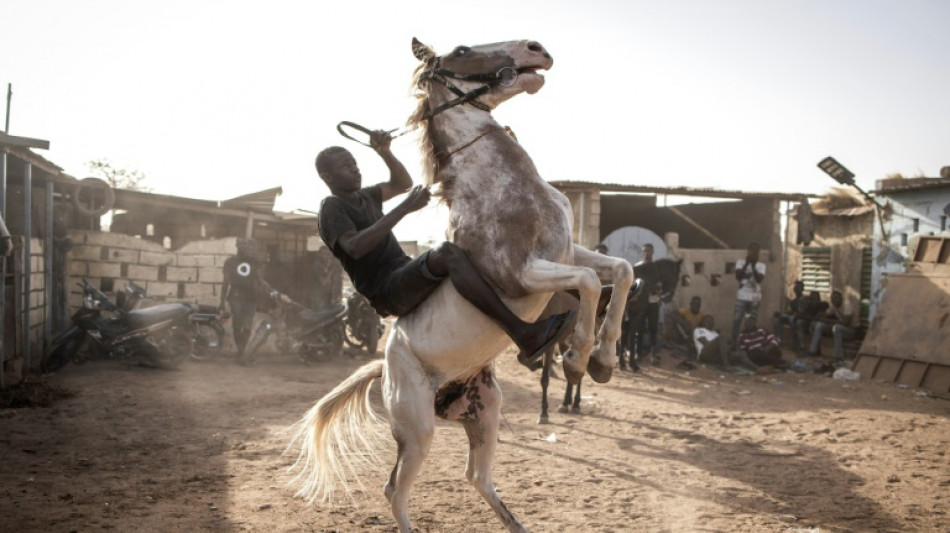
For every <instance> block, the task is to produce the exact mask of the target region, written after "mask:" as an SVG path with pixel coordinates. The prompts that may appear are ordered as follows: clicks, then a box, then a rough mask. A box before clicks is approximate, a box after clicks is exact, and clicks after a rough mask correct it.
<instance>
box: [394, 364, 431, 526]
mask: <svg viewBox="0 0 950 533" xmlns="http://www.w3.org/2000/svg"><path fill="white" fill-rule="evenodd" d="M400 354H402V355H404V356H400ZM386 358H387V362H388V363H389V364H387V365H386V374H385V375H384V376H383V378H384V379H383V402H384V403H385V404H386V408H387V409H388V410H389V416H390V423H391V425H392V433H393V438H395V439H396V446H397V456H396V465H395V466H393V470H392V473H391V474H390V476H389V482H388V483H387V484H386V488H385V491H384V492H385V494H386V499H388V500H389V505H390V508H391V509H392V514H393V518H395V519H396V524H397V525H398V526H399V531H400V532H402V533H409V532H411V531H412V527H411V525H410V522H409V494H410V492H411V491H412V484H413V482H414V481H415V479H416V476H417V475H418V474H419V470H420V469H421V468H422V463H423V461H425V458H426V456H427V455H428V454H429V447H430V446H431V445H432V437H433V435H434V433H435V413H434V411H433V409H432V406H433V402H434V401H435V394H434V393H433V392H432V390H431V389H430V388H429V387H425V386H420V385H419V384H420V383H425V381H426V377H425V373H424V372H423V370H422V367H421V366H420V365H419V362H418V361H417V360H416V359H415V358H414V357H412V356H411V355H409V354H403V352H402V351H401V350H399V349H398V348H396V349H394V348H393V347H388V348H387V353H386Z"/></svg>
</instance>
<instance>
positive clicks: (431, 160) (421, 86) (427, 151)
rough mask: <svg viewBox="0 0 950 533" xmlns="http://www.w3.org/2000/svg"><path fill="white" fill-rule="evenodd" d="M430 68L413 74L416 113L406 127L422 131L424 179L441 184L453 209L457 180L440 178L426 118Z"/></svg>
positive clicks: (442, 193) (426, 65)
mask: <svg viewBox="0 0 950 533" xmlns="http://www.w3.org/2000/svg"><path fill="white" fill-rule="evenodd" d="M430 66H431V65H430V64H429V63H427V62H423V63H420V64H419V66H418V67H416V70H415V72H413V75H412V87H411V89H410V91H411V92H412V95H413V96H415V97H416V100H417V103H416V109H415V111H413V112H412V114H411V115H409V119H408V120H407V121H406V126H408V127H409V128H411V129H416V128H421V129H422V135H421V136H420V137H419V149H420V151H421V152H422V161H421V162H422V178H423V180H424V181H425V183H426V185H435V184H436V183H441V185H442V186H441V190H440V192H439V195H440V196H441V197H442V201H443V202H445V204H446V205H448V206H449V207H451V206H452V197H453V190H454V188H453V184H454V181H455V180H453V179H452V178H448V177H446V176H439V167H440V166H441V161H440V159H439V157H438V156H437V154H436V152H435V144H434V143H433V142H432V133H431V132H430V131H429V125H430V122H429V120H428V119H426V118H425V114H426V111H427V110H428V109H429V86H430V83H431V82H430V81H429V80H428V79H426V78H424V77H423V73H424V72H425V71H426V70H427V69H428V68H429V67H430Z"/></svg>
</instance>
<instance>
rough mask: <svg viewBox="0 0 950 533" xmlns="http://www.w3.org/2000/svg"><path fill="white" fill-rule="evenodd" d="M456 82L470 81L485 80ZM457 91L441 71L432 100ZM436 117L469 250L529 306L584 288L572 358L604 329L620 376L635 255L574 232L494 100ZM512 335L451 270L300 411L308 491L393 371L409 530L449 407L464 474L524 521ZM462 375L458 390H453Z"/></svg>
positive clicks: (545, 58) (502, 52)
mask: <svg viewBox="0 0 950 533" xmlns="http://www.w3.org/2000/svg"><path fill="white" fill-rule="evenodd" d="M415 51H416V53H417V57H420V59H423V60H426V61H429V62H430V64H433V63H434V61H435V57H434V54H433V55H429V54H431V51H429V50H427V49H424V48H418V47H417V48H416V49H415ZM440 61H441V66H442V67H444V68H447V69H450V70H452V69H454V71H456V72H460V73H467V74H472V73H477V72H495V71H497V69H498V68H500V67H502V66H511V67H513V68H518V69H523V68H531V69H546V68H549V67H550V66H551V64H552V60H551V58H550V56H549V55H548V54H547V52H546V51H545V50H544V49H543V48H541V47H540V45H538V44H537V43H533V42H530V41H513V42H507V43H498V44H493V45H483V46H477V47H472V48H471V49H470V50H469V51H468V52H466V53H465V54H462V56H461V57H459V56H458V54H456V53H452V54H448V55H446V56H443V57H442V58H441V60H440ZM466 69H467V70H466ZM543 82H544V80H543V78H542V77H541V76H540V75H537V74H535V73H533V72H531V71H527V72H522V74H521V75H520V76H519V77H518V80H517V81H516V83H515V84H514V85H513V86H511V87H500V86H499V87H495V88H493V89H492V90H491V91H490V92H489V93H488V94H486V95H484V96H482V97H480V101H481V102H483V103H485V104H487V105H488V106H489V107H490V108H492V109H494V107H495V106H497V105H498V104H500V103H501V102H504V101H505V100H507V99H509V98H511V97H513V96H515V95H517V94H520V93H522V92H528V93H532V94H533V93H534V92H537V91H538V90H539V89H540V88H541V85H543ZM453 83H454V84H455V85H457V86H458V87H459V88H461V89H462V90H463V91H469V90H471V89H474V88H475V87H477V86H479V85H481V83H478V82H467V81H454V80H453ZM454 97H455V95H453V94H452V93H451V92H449V90H448V89H446V88H445V87H443V86H441V85H439V84H436V83H433V82H429V95H428V102H427V104H428V106H429V108H430V109H431V108H434V107H435V106H438V105H439V104H441V103H442V102H444V101H447V100H450V99H452V98H454ZM428 128H429V132H428V133H429V135H430V138H431V139H432V142H433V147H434V148H435V151H436V153H441V154H443V156H444V154H451V155H450V156H449V157H448V158H447V159H446V158H445V157H443V161H442V162H441V163H442V164H441V165H440V167H439V169H438V171H437V172H435V173H434V174H435V175H434V177H435V180H436V181H443V180H451V183H452V186H451V189H450V191H449V192H450V194H451V195H452V197H451V220H450V225H451V227H450V237H451V238H450V240H453V241H454V242H455V243H456V244H458V245H459V246H461V247H462V248H463V249H464V250H465V251H466V252H467V253H468V255H469V257H470V258H471V259H472V261H473V262H474V263H475V264H476V266H477V267H478V268H479V270H480V272H482V274H483V275H484V276H485V277H486V278H487V279H488V280H489V281H490V282H491V283H492V284H493V285H495V286H496V287H498V288H499V292H500V293H501V294H502V297H503V300H504V301H505V303H506V304H507V305H508V306H509V307H510V308H511V309H512V310H513V311H514V312H515V313H517V314H518V315H519V316H521V317H522V318H524V319H525V320H534V319H535V318H536V317H537V316H538V315H539V314H540V313H541V311H542V310H543V308H544V306H545V304H546V303H547V301H548V299H549V298H550V296H551V294H552V293H553V292H555V291H559V290H564V289H569V288H575V289H578V291H579V293H580V295H581V305H580V311H579V314H578V321H577V325H576V328H575V331H574V336H573V338H572V341H571V343H572V346H573V350H572V351H571V354H570V356H568V357H566V358H565V369H566V370H567V369H570V370H571V371H572V372H580V373H582V372H584V370H585V369H587V368H588V359H589V358H590V357H591V351H592V348H593V347H594V344H595V342H597V343H598V347H597V349H594V351H593V352H594V353H593V358H594V361H595V362H596V365H594V363H592V366H591V369H592V375H594V374H593V369H594V368H595V366H596V368H597V369H598V370H597V375H595V379H597V380H598V381H607V380H609V378H610V372H611V371H612V369H613V364H614V357H615V346H616V341H617V339H618V338H619V337H620V322H621V317H622V314H623V310H624V309H623V308H624V304H625V298H624V296H625V295H626V294H627V292H628V290H629V288H630V285H631V284H632V281H633V273H632V268H631V266H630V264H629V263H627V262H626V261H623V260H620V259H616V258H612V257H608V256H604V255H601V254H597V253H594V252H591V251H588V250H586V249H584V248H582V247H580V246H577V245H574V244H572V243H571V231H572V228H571V226H572V221H573V215H572V212H571V207H570V204H569V202H568V200H567V198H566V197H565V196H564V195H563V194H561V193H560V192H559V191H557V190H556V189H554V188H553V187H551V186H550V185H548V184H547V183H546V182H544V181H543V180H542V179H541V177H540V176H539V175H538V172H537V170H536V169H535V167H534V164H533V162H532V161H531V158H530V157H529V156H528V155H527V153H526V152H525V151H524V150H523V148H522V147H521V146H520V145H518V144H517V142H516V141H515V140H514V139H511V138H510V137H509V136H508V135H506V134H504V133H503V131H504V130H502V129H501V125H500V124H498V123H497V122H496V121H495V120H494V118H493V117H492V116H491V114H490V113H489V112H485V111H482V110H479V109H476V108H475V107H472V106H469V105H461V106H456V107H453V108H450V109H448V110H446V111H444V112H443V113H441V114H439V115H437V116H435V117H434V118H432V119H431V120H430V121H429V124H428ZM494 130H497V131H494ZM473 141H474V142H473ZM600 277H609V278H611V279H612V280H613V283H614V287H615V292H614V294H615V295H619V297H617V298H613V299H612V300H611V302H610V304H609V306H608V308H607V318H606V320H605V321H604V324H603V326H602V327H601V328H600V331H599V332H595V331H594V313H595V308H596V305H597V300H598V297H599V295H600V289H601V284H600ZM509 345H510V340H509V339H508V338H507V336H506V335H505V333H504V332H503V331H502V330H501V328H500V327H498V326H497V325H496V324H495V323H494V322H492V321H491V320H490V319H489V318H488V317H486V316H485V315H483V314H482V313H481V312H480V311H478V310H477V309H476V308H475V307H474V306H473V305H471V304H470V303H468V302H467V301H466V300H465V299H463V298H462V297H461V296H460V295H459V294H458V292H457V291H456V290H455V288H454V287H453V286H452V284H451V283H443V284H442V285H441V286H440V287H439V288H438V289H437V290H436V291H435V292H434V293H433V294H432V295H431V296H430V297H429V298H428V299H427V300H426V301H425V302H424V303H423V304H422V305H421V306H419V307H418V308H417V309H416V310H415V311H414V312H412V313H411V314H409V315H406V316H403V317H400V318H399V319H398V320H397V321H396V323H395V325H394V326H393V330H392V332H391V335H390V337H389V341H388V343H387V346H386V357H385V364H382V365H381V364H379V363H378V362H373V363H369V364H368V365H365V366H364V367H363V368H361V369H359V370H358V371H357V372H356V373H355V374H354V375H353V376H351V377H350V378H349V379H348V380H347V381H345V382H344V383H342V384H341V385H340V386H338V387H337V388H336V389H334V391H332V392H331V393H329V394H328V395H327V396H325V397H324V398H323V399H321V400H320V402H318V403H317V405H316V406H314V408H313V409H311V410H310V412H308V413H307V415H306V416H305V417H304V418H303V419H302V420H301V421H300V422H299V423H298V433H297V437H296V438H295V441H300V442H301V444H302V449H301V452H300V456H299V459H298V463H297V466H300V467H302V472H301V474H300V477H301V478H302V480H303V481H304V486H303V488H302V489H301V491H300V493H299V494H302V495H304V496H306V497H309V498H310V499H314V498H328V497H329V496H330V495H331V494H332V490H333V482H334V479H333V478H334V477H335V476H339V475H346V474H347V473H348V472H349V470H351V466H350V465H349V463H348V459H346V458H344V459H341V458H340V457H339V454H340V452H341V450H342V451H344V452H347V453H349V452H352V448H353V446H354V443H355V442H357V440H358V439H363V438H365V436H364V435H359V434H358V433H359V429H358V428H355V427H354V426H352V425H349V426H348V425H347V422H346V419H347V418H348V417H357V418H360V419H362V420H369V419H371V417H372V413H371V407H370V405H369V403H368V402H366V401H365V395H366V394H368V386H367V385H366V383H368V382H371V381H372V380H374V379H376V378H378V377H382V380H383V387H382V390H383V402H384V404H385V406H386V409H387V411H388V413H389V421H390V426H391V429H392V434H393V436H394V437H395V439H396V442H397V444H398V458H397V463H396V466H395V467H394V469H393V472H392V476H391V478H390V481H389V483H388V484H387V486H386V490H385V493H386V497H387V498H388V499H389V501H390V504H391V507H392V512H393V516H394V517H395V518H396V521H397V524H398V525H399V529H400V531H403V532H408V531H410V530H411V527H410V522H409V516H408V499H409V494H410V489H411V485H412V483H413V481H414V479H415V477H416V475H417V474H418V472H419V469H420V468H421V466H422V463H423V460H424V459H425V457H426V455H427V454H428V451H429V446H430V444H431V442H432V436H433V433H434V427H435V417H436V411H437V410H438V411H439V415H440V416H442V417H444V418H446V419H450V420H457V421H459V422H461V423H462V424H463V426H464V427H465V429H466V432H467V434H468V437H469V442H470V450H469V460H468V466H467V468H466V472H465V474H466V477H467V478H468V479H469V481H470V482H471V483H472V484H473V485H474V486H475V487H476V489H477V490H478V491H479V493H480V494H481V495H482V496H483V497H484V498H485V500H486V501H487V502H488V503H489V505H490V506H491V507H492V509H493V510H494V511H495V513H496V514H497V515H498V516H499V518H500V519H501V520H502V521H503V523H504V524H505V526H506V527H507V528H508V530H509V531H525V528H524V526H522V525H521V523H520V522H518V520H517V519H516V518H515V517H514V515H512V514H511V512H510V511H508V509H507V508H506V507H505V505H504V503H503V502H502V501H501V499H500V498H499V497H498V495H497V494H496V493H495V490H494V484H493V483H492V480H491V463H492V458H493V455H494V449H495V444H496V441H497V432H498V423H499V417H500V409H501V392H500V390H499V389H498V385H497V383H496V382H495V379H494V375H493V373H492V361H493V360H494V359H495V357H497V356H498V355H499V354H500V353H501V352H502V351H503V350H504V349H505V348H506V347H507V346H509ZM453 387H454V388H456V389H457V390H458V391H461V392H460V394H458V395H454V396H453V395H451V394H445V392H446V391H451V390H453ZM361 398H362V399H363V401H360V399H361ZM341 465H342V466H341Z"/></svg>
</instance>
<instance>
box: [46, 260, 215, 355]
mask: <svg viewBox="0 0 950 533" xmlns="http://www.w3.org/2000/svg"><path fill="white" fill-rule="evenodd" d="M78 285H79V286H80V287H82V290H83V306H82V307H81V308H80V309H79V310H77V311H76V312H75V313H74V314H73V316H72V319H71V320H72V324H70V326H69V327H68V328H66V330H65V331H63V332H62V333H60V334H59V335H57V336H56V338H55V339H53V342H52V345H51V348H50V349H49V351H48V352H47V353H46V355H45V357H44V358H43V360H42V362H41V368H42V370H43V372H45V373H49V372H55V371H56V370H59V369H60V368H62V367H63V366H64V365H66V364H67V363H68V362H70V361H72V360H76V359H77V357H78V356H79V353H80V349H81V348H82V347H83V346H84V345H86V346H87V347H88V348H89V351H91V352H92V353H93V354H95V355H97V356H101V357H107V358H126V359H130V360H132V359H139V360H141V361H143V362H145V363H148V364H151V365H154V366H158V367H161V368H177V367H178V366H179V365H180V364H181V362H182V361H183V360H184V359H185V357H187V356H188V355H189V354H190V353H191V352H192V345H193V339H192V335H191V331H192V326H191V322H190V317H191V315H192V314H193V313H194V312H195V310H196V307H197V306H192V305H188V304H182V303H169V304H161V305H155V306H152V307H147V308H144V309H132V310H126V309H123V308H121V307H119V306H117V305H115V303H113V302H112V301H111V300H110V299H109V297H108V296H106V295H105V293H103V292H102V291H100V290H99V289H97V288H96V287H93V286H92V285H90V284H89V282H88V281H86V280H85V279H84V280H82V283H78Z"/></svg>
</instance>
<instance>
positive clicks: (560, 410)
mask: <svg viewBox="0 0 950 533" xmlns="http://www.w3.org/2000/svg"><path fill="white" fill-rule="evenodd" d="M557 412H559V413H566V412H567V406H566V405H562V406H560V407H558V408H557Z"/></svg>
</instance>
